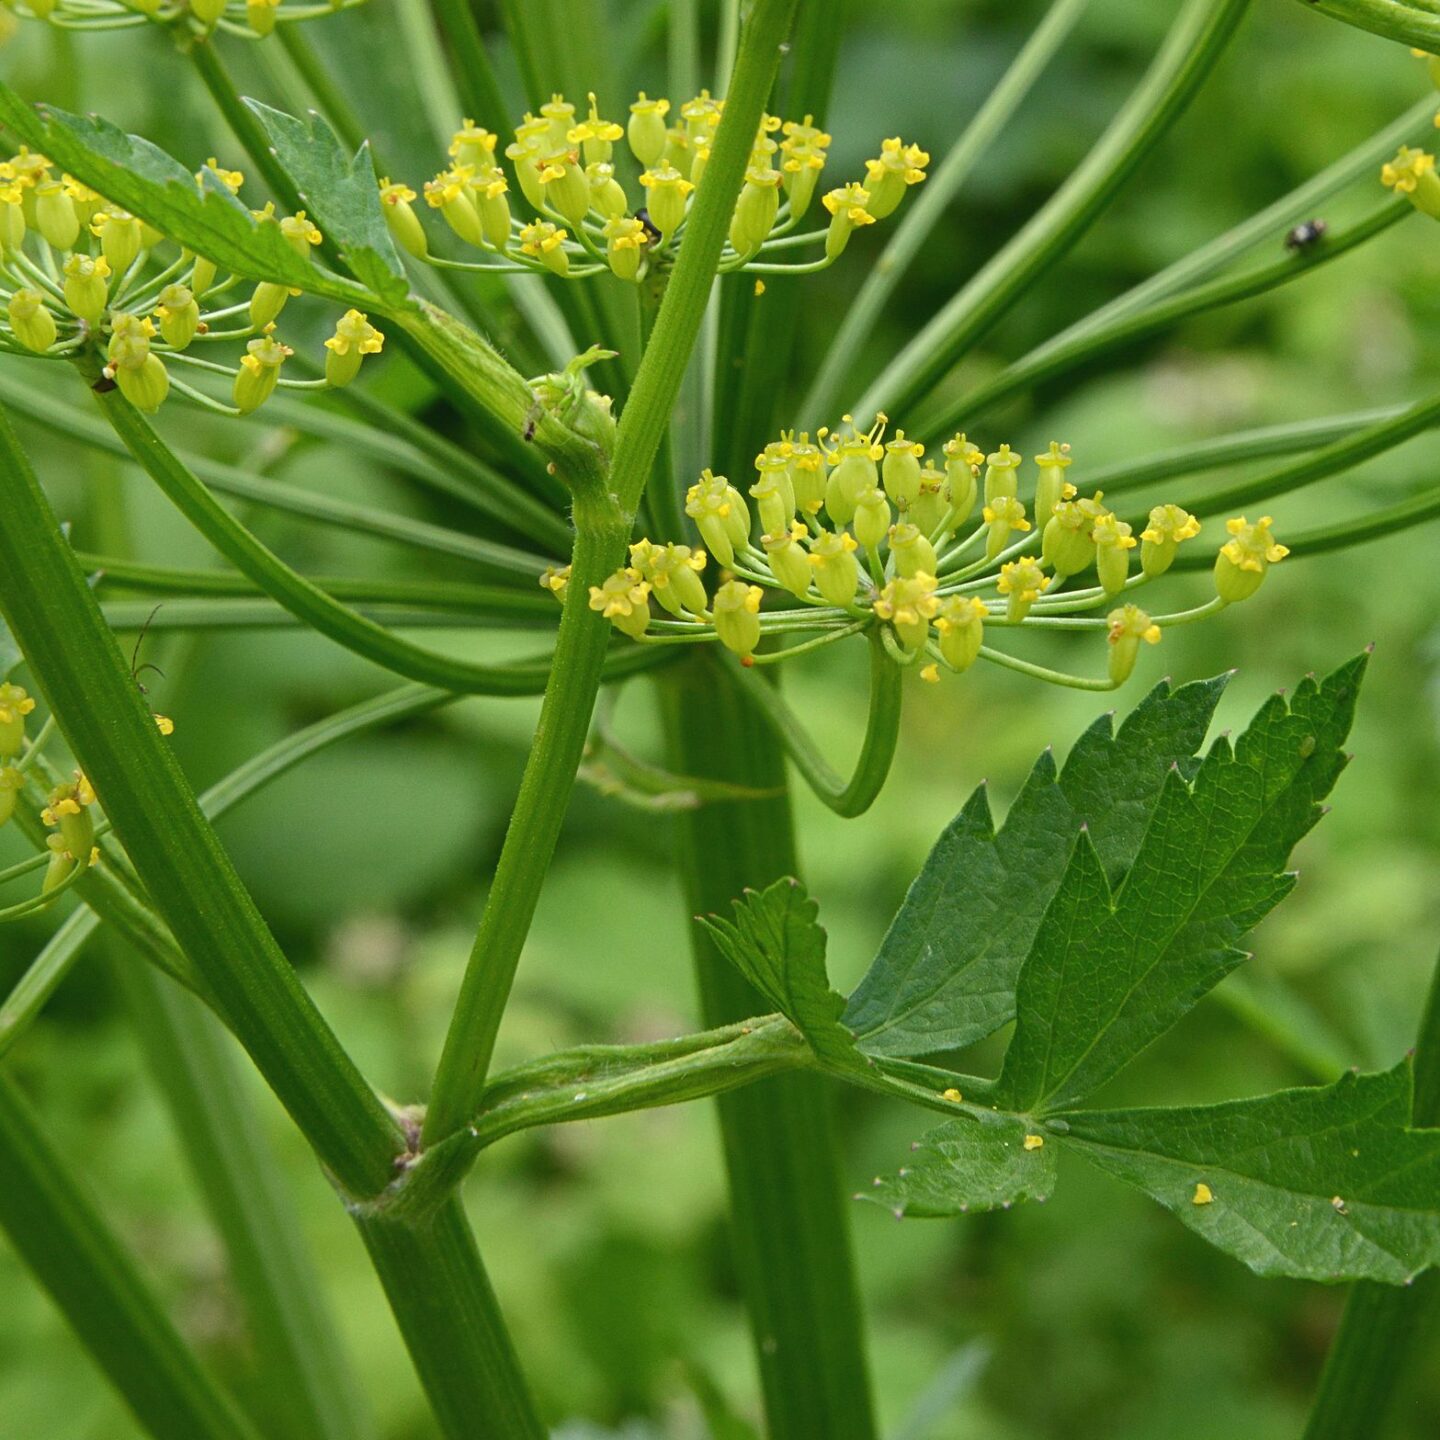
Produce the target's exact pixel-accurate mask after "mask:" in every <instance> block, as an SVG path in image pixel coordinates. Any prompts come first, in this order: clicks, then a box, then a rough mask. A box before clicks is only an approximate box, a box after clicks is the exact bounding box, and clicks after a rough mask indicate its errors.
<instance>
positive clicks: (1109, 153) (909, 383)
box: [855, 0, 1248, 415]
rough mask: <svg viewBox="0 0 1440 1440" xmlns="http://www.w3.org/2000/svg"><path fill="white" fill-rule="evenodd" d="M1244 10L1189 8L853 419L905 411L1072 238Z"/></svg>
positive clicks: (1174, 112)
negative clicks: (1075, 158) (1063, 176)
mask: <svg viewBox="0 0 1440 1440" xmlns="http://www.w3.org/2000/svg"><path fill="white" fill-rule="evenodd" d="M1247 3H1248V0H1190V3H1189V4H1187V5H1186V7H1185V8H1184V10H1183V11H1182V12H1181V13H1180V16H1179V18H1178V19H1177V20H1176V21H1175V23H1174V25H1173V26H1172V27H1171V30H1170V33H1169V34H1168V35H1167V36H1166V38H1165V43H1164V44H1163V45H1162V46H1161V48H1160V51H1159V53H1158V54H1157V55H1156V57H1155V60H1154V62H1153V63H1152V65H1151V67H1150V69H1149V71H1148V73H1147V74H1146V76H1145V78H1144V79H1143V80H1142V81H1141V83H1140V85H1139V86H1138V88H1137V89H1136V90H1135V92H1134V93H1133V94H1132V95H1131V97H1130V99H1129V100H1128V101H1127V102H1126V104H1125V106H1124V108H1123V109H1122V110H1121V111H1120V113H1119V114H1118V115H1117V116H1116V117H1115V119H1114V120H1113V121H1112V122H1111V124H1110V127H1109V129H1108V130H1107V131H1106V132H1105V134H1104V135H1103V136H1102V137H1101V138H1100V140H1099V141H1098V143H1097V144H1096V145H1095V147H1094V148H1093V149H1092V150H1091V151H1090V153H1089V154H1088V155H1087V156H1086V157H1085V159H1084V160H1083V161H1082V162H1081V163H1080V165H1079V166H1078V167H1077V168H1076V169H1075V170H1074V171H1073V172H1072V174H1071V175H1070V177H1069V179H1067V180H1066V181H1065V183H1064V184H1063V185H1062V186H1061V187H1060V188H1059V189H1058V190H1057V191H1056V192H1055V194H1054V195H1053V196H1052V197H1051V199H1050V200H1049V201H1048V202H1047V203H1046V204H1045V205H1044V206H1043V207H1042V208H1041V210H1040V211H1039V212H1038V213H1037V214H1036V215H1035V216H1034V217H1033V218H1032V219H1031V220H1030V222H1029V223H1028V224H1027V225H1026V226H1025V227H1024V228H1023V229H1022V230H1021V231H1020V232H1019V234H1018V235H1016V236H1015V237H1014V238H1013V239H1012V240H1011V241H1010V242H1009V243H1008V244H1006V245H1005V246H1004V247H1003V248H1002V249H1001V250H1000V251H999V252H998V253H997V254H996V255H995V256H994V257H993V258H992V259H991V260H990V261H989V262H988V263H987V264H986V265H984V266H983V267H982V268H981V269H980V271H979V272H978V273H977V274H976V275H975V276H974V277H973V278H972V279H971V280H970V281H969V282H968V283H967V284H966V285H965V286H964V287H963V288H962V289H961V290H960V291H959V293H958V294H956V295H955V296H954V297H953V298H952V299H951V300H950V301H949V302H948V303H947V304H946V305H944V306H943V307H942V308H941V310H940V311H939V313H938V314H937V315H936V316H935V317H934V319H932V320H931V321H930V323H929V324H928V325H926V326H924V327H923V328H922V329H921V330H920V332H919V333H918V334H917V335H915V336H914V337H913V338H912V339H911V341H910V343H909V344H908V345H906V347H905V348H904V349H903V350H902V351H901V352H900V353H899V355H897V356H896V357H895V359H894V360H892V361H891V363H890V364H889V365H888V366H887V367H886V368H885V370H884V371H883V372H882V373H881V374H880V375H879V376H878V377H877V378H876V379H875V381H874V382H873V383H872V384H871V385H870V386H869V387H868V389H867V390H866V391H865V394H864V395H863V396H862V398H861V399H860V401H859V402H858V403H857V404H856V406H855V413H856V414H857V415H869V414H871V413H873V412H874V411H876V410H886V411H888V412H889V413H890V414H897V413H902V414H903V413H905V412H906V411H907V410H913V409H914V408H915V406H916V402H917V401H918V400H919V399H920V398H921V397H922V396H924V395H925V394H926V393H928V392H929V390H930V389H931V388H932V387H933V386H934V385H935V384H936V383H937V382H938V381H939V380H941V379H942V378H943V377H944V375H945V374H946V373H947V372H948V371H949V369H950V367H951V366H952V365H954V363H955V362H956V361H957V360H959V359H960V358H961V356H963V355H964V354H965V353H966V352H967V351H968V350H969V349H970V348H971V347H972V346H973V345H974V344H975V343H976V342H977V341H978V340H979V339H980V338H981V337H982V336H983V335H985V334H986V333H987V332H988V331H989V329H990V328H991V326H993V325H994V324H995V323H996V322H997V321H998V320H999V319H1000V317H1001V316H1002V315H1003V314H1004V313H1005V312H1006V311H1007V310H1008V309H1009V308H1010V306H1011V305H1013V304H1014V303H1015V301H1016V300H1018V299H1019V298H1020V296H1021V295H1022V294H1024V292H1025V291H1026V290H1027V289H1028V288H1029V287H1030V285H1031V284H1033V283H1034V281H1035V279H1036V277H1037V276H1039V275H1040V274H1041V273H1043V272H1044V271H1045V270H1046V269H1047V268H1048V267H1049V266H1051V265H1053V264H1054V263H1055V262H1056V261H1057V260H1058V259H1059V258H1060V256H1061V255H1063V254H1064V253H1065V252H1066V251H1067V250H1069V249H1070V247H1071V246H1072V245H1073V244H1074V243H1075V242H1076V241H1077V240H1078V239H1079V238H1080V236H1081V235H1083V234H1084V233H1085V231H1086V230H1087V229H1088V228H1089V226H1090V225H1091V223H1092V222H1093V221H1094V220H1095V219H1096V217H1097V216H1098V215H1099V214H1100V213H1101V212H1102V211H1103V210H1104V208H1105V206H1106V205H1107V204H1109V202H1110V200H1111V198H1112V197H1113V196H1114V195H1115V193H1116V192H1117V191H1118V190H1119V189H1120V187H1121V185H1123V184H1124V183H1125V181H1126V180H1128V179H1129V177H1130V176H1131V174H1133V173H1134V171H1135V169H1136V167H1137V166H1138V165H1139V164H1140V162H1141V161H1142V160H1143V159H1144V158H1145V156H1146V155H1147V154H1149V152H1150V151H1151V150H1152V149H1153V148H1154V146H1155V145H1156V143H1157V142H1158V141H1159V140H1160V139H1161V138H1162V137H1163V136H1164V135H1165V133H1166V132H1167V131H1168V130H1169V128H1170V126H1171V125H1172V124H1173V123H1174V121H1175V120H1176V119H1177V118H1178V117H1179V116H1180V114H1181V113H1182V112H1183V111H1184V109H1185V107H1186V106H1187V105H1188V104H1189V102H1190V100H1191V99H1192V97H1193V96H1194V94H1195V92H1196V91H1197V90H1198V89H1199V88H1200V85H1201V83H1202V82H1203V81H1204V79H1205V77H1206V76H1207V75H1208V74H1209V73H1210V71H1211V69H1212V68H1213V67H1214V65H1215V62H1216V61H1217V60H1218V59H1219V58H1220V56H1221V54H1222V53H1223V51H1224V49H1225V45H1226V43H1227V42H1228V41H1229V39H1230V37H1231V35H1232V34H1233V33H1234V30H1235V27H1236V25H1237V24H1238V23H1239V21H1240V18H1241V16H1242V15H1243V14H1244V13H1245V8H1246V5H1247Z"/></svg>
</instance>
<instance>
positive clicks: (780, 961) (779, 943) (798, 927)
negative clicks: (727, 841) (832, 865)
mask: <svg viewBox="0 0 1440 1440" xmlns="http://www.w3.org/2000/svg"><path fill="white" fill-rule="evenodd" d="M734 909H735V919H734V921H733V923H732V922H731V921H729V920H723V919H721V918H720V917H719V916H718V915H712V916H710V917H709V918H708V919H702V920H701V922H700V923H701V924H702V925H704V926H705V928H706V929H707V930H709V932H710V934H711V936H712V937H713V938H714V941H715V943H716V945H717V946H719V948H720V950H721V952H722V953H723V954H724V955H725V957H726V958H727V959H728V960H729V961H730V963H731V964H732V965H734V966H735V967H736V969H738V970H739V971H740V973H741V974H742V975H744V976H745V978H746V979H747V980H748V981H749V982H750V983H751V984H752V985H753V986H754V987H755V988H756V989H757V990H758V991H759V992H760V993H761V994H762V995H763V996H764V997H765V998H766V999H767V1000H768V1001H769V1002H770V1003H771V1004H772V1005H774V1007H775V1008H776V1009H777V1010H778V1011H779V1012H780V1013H781V1014H782V1015H784V1016H785V1017H786V1018H787V1019H789V1020H790V1022H791V1023H792V1024H793V1025H794V1026H795V1027H796V1029H798V1030H799V1031H800V1032H801V1034H803V1035H804V1036H805V1039H806V1040H807V1041H808V1042H809V1044H810V1048H811V1049H812V1050H814V1051H815V1053H816V1054H817V1055H819V1056H820V1058H821V1059H822V1060H824V1061H826V1062H827V1063H828V1064H831V1065H837V1066H840V1067H842V1068H845V1069H852V1070H853V1069H856V1068H857V1067H862V1068H863V1067H864V1066H865V1065H866V1064H867V1062H866V1060H865V1059H864V1057H863V1056H862V1055H861V1054H860V1053H859V1051H857V1050H856V1049H855V1037H854V1036H853V1035H852V1034H851V1033H850V1031H849V1030H847V1029H846V1028H845V1026H844V1025H842V1024H841V1023H840V1015H841V1012H842V1011H843V1010H844V1009H845V999H844V997H843V996H841V995H838V994H836V992H835V991H834V990H832V989H831V988H830V981H829V978H828V977H827V976H826V973H825V931H824V930H823V929H821V927H820V925H819V924H818V923H817V922H816V918H815V917H816V915H817V913H818V910H819V907H818V906H817V905H816V903H815V902H814V901H813V900H812V899H811V898H810V897H809V895H807V894H806V893H805V887H804V886H803V885H801V884H800V882H799V881H798V880H790V879H785V880H777V881H776V882H775V883H774V884H773V885H771V886H770V887H769V889H767V890H761V891H755V890H747V891H746V892H745V897H744V899H742V900H737V901H736V902H735V906H734Z"/></svg>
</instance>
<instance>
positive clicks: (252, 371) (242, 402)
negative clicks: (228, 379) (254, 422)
mask: <svg viewBox="0 0 1440 1440" xmlns="http://www.w3.org/2000/svg"><path fill="white" fill-rule="evenodd" d="M245 350H246V353H245V354H244V355H242V356H241V357H240V369H239V370H238V371H237V372H236V375H235V390H234V400H235V408H236V409H237V410H239V412H240V413H241V414H242V415H248V414H250V412H251V411H252V410H258V409H259V408H260V406H262V405H263V404H264V403H265V402H266V401H267V400H268V399H269V398H270V397H271V395H273V394H274V393H275V387H276V386H277V385H278V384H279V383H280V367H281V366H282V365H283V364H284V363H285V361H286V359H287V358H288V357H289V356H291V355H293V354H294V353H295V352H294V351H293V350H291V348H290V347H289V346H288V345H282V344H281V343H280V342H279V341H278V340H277V339H275V337H274V336H273V335H272V334H270V333H269V332H268V331H267V332H266V333H265V334H264V335H261V336H259V337H258V338H256V339H254V340H252V341H250V343H249V344H248V345H247V346H246V347H245Z"/></svg>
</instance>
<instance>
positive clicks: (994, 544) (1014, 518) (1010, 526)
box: [980, 495, 1030, 560]
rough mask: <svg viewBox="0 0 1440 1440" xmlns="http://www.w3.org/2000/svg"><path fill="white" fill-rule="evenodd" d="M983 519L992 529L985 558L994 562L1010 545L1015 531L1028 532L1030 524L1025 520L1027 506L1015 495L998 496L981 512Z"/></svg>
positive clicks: (986, 540) (987, 537) (987, 541)
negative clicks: (1012, 532)
mask: <svg viewBox="0 0 1440 1440" xmlns="http://www.w3.org/2000/svg"><path fill="white" fill-rule="evenodd" d="M980 515H981V518H982V519H983V520H984V521H985V523H986V524H987V525H988V526H989V527H990V531H989V534H988V535H987V536H986V537H985V558H986V559H987V560H993V559H995V557H996V556H997V555H999V553H1000V552H1001V551H1002V550H1003V549H1004V548H1005V547H1006V546H1007V545H1008V544H1009V543H1010V534H1011V531H1014V530H1022V531H1023V530H1028V529H1029V528H1030V522H1029V521H1028V520H1027V519H1026V518H1025V506H1024V504H1023V502H1022V501H1020V500H1017V499H1016V498H1015V496H1013V495H997V496H996V497H995V499H994V501H993V502H991V503H990V504H989V505H986V506H985V508H984V509H983V510H982V511H981V512H980Z"/></svg>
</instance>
